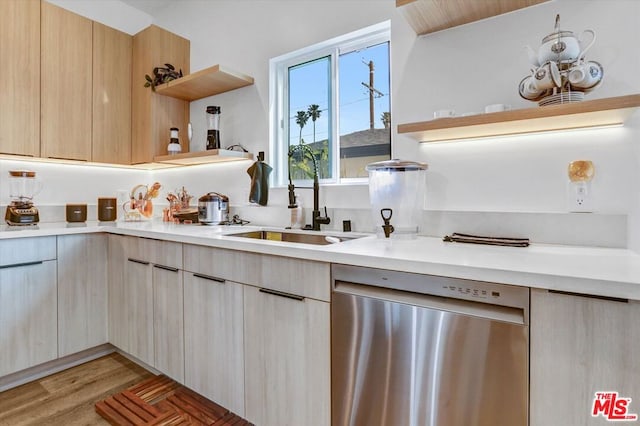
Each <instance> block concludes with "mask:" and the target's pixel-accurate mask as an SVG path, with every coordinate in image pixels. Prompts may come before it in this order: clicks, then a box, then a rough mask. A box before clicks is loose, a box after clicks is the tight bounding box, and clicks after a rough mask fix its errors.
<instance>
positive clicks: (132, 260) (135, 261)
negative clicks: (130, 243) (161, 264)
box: [127, 257, 151, 265]
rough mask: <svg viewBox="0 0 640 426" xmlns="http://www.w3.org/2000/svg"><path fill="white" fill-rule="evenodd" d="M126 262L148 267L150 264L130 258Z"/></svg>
mask: <svg viewBox="0 0 640 426" xmlns="http://www.w3.org/2000/svg"><path fill="white" fill-rule="evenodd" d="M127 260H128V261H129V262H133V263H139V264H141V265H148V264H149V263H151V262H146V261H144V260H138V259H133V258H131V257H130V258H128V259H127Z"/></svg>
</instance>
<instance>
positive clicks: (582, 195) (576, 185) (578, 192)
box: [567, 182, 593, 213]
mask: <svg viewBox="0 0 640 426" xmlns="http://www.w3.org/2000/svg"><path fill="white" fill-rule="evenodd" d="M567 208H568V210H569V212H572V213H591V212H593V193H592V191H591V182H569V184H568V185H567Z"/></svg>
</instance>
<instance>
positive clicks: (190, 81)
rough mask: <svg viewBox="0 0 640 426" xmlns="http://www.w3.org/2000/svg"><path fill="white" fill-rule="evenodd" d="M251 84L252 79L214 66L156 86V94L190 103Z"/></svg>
mask: <svg viewBox="0 0 640 426" xmlns="http://www.w3.org/2000/svg"><path fill="white" fill-rule="evenodd" d="M252 84H253V77H250V76H248V75H245V74H242V73H239V72H236V71H233V70H230V69H228V68H225V67H223V66H221V65H214V66H212V67H209V68H205V69H203V70H201V71H198V72H195V73H193V74H189V75H185V76H184V77H182V78H179V79H177V80H173V81H170V82H168V83H165V84H162V85H160V86H156V93H159V94H161V95H164V96H170V97H172V98H178V99H182V100H185V101H189V102H191V101H195V100H198V99H202V98H206V97H209V96H213V95H218V94H220V93H224V92H228V91H230V90H235V89H239V88H240V87H244V86H250V85H252Z"/></svg>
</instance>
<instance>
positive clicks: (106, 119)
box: [91, 22, 133, 164]
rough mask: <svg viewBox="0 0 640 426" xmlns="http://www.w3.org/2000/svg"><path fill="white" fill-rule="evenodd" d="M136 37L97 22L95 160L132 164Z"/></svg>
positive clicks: (94, 113) (94, 37)
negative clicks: (132, 55)
mask: <svg viewBox="0 0 640 426" xmlns="http://www.w3.org/2000/svg"><path fill="white" fill-rule="evenodd" d="M132 45H133V37H131V36H130V35H129V34H126V33H123V32H121V31H118V30H115V29H113V28H110V27H107V26H105V25H103V24H100V23H98V22H93V132H92V135H93V143H92V149H91V152H92V153H91V160H92V161H95V162H101V163H115V164H131V53H132V50H131V49H132Z"/></svg>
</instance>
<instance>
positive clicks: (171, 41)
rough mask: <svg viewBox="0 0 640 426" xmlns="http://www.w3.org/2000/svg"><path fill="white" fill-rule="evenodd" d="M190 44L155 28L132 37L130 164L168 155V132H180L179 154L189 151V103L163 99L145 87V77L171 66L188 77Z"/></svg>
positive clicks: (153, 26) (152, 26) (151, 27)
mask: <svg viewBox="0 0 640 426" xmlns="http://www.w3.org/2000/svg"><path fill="white" fill-rule="evenodd" d="M190 47H191V46H190V42H189V40H187V39H185V38H182V37H180V36H178V35H176V34H173V33H171V32H169V31H166V30H164V29H162V28H160V27H157V26H155V25H151V26H150V27H148V28H146V29H144V30H142V31H140V32H139V33H138V34H136V35H134V36H133V67H132V68H133V72H132V77H131V84H132V91H131V96H132V110H131V118H132V134H131V162H132V163H134V164H137V163H147V162H151V161H153V157H154V156H156V155H164V154H167V145H168V143H169V129H170V128H171V127H177V128H178V129H180V134H181V135H182V137H181V138H180V144H181V145H182V151H183V152H187V151H189V142H188V139H187V137H186V135H187V124H188V123H189V102H187V101H184V100H182V99H175V98H171V97H168V96H162V95H159V94H157V93H154V92H152V91H151V88H148V87H144V83H145V78H144V76H145V74H148V75H150V76H152V75H153V68H154V67H157V66H164V64H167V63H169V64H171V65H173V66H174V67H175V68H176V69H182V73H183V74H184V75H187V74H189V52H190Z"/></svg>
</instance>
